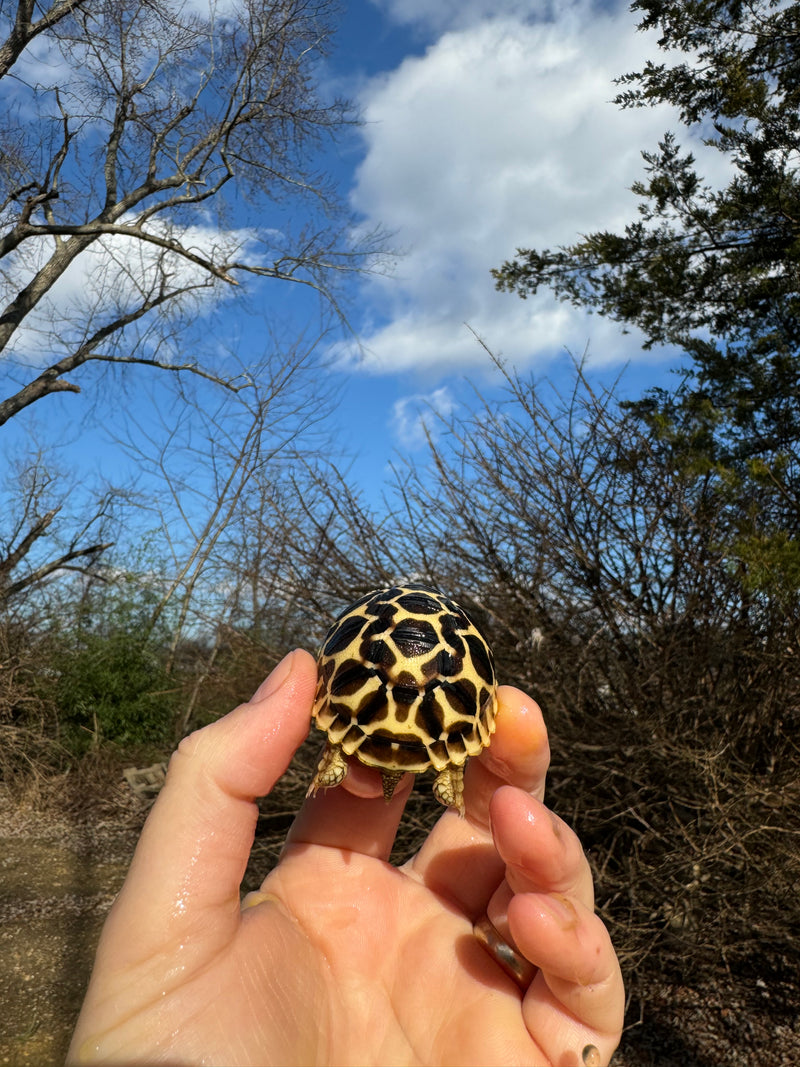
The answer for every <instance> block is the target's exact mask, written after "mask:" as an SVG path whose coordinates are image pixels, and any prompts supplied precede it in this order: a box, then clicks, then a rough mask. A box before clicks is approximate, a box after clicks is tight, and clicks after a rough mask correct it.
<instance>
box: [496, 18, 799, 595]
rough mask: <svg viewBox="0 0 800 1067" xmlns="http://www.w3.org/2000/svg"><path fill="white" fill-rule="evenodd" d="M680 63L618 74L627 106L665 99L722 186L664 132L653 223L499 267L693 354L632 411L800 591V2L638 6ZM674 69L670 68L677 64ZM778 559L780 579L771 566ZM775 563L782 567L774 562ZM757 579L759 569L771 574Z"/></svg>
mask: <svg viewBox="0 0 800 1067" xmlns="http://www.w3.org/2000/svg"><path fill="white" fill-rule="evenodd" d="M632 9H633V10H635V11H639V12H641V13H642V14H643V18H642V21H641V22H640V24H639V25H640V28H641V29H658V31H659V32H660V38H659V46H660V48H661V49H662V50H663V51H664V52H666V53H671V55H670V60H671V61H670V62H660V63H657V62H653V61H648V62H647V63H646V64H645V66H644V68H643V69H642V70H640V71H635V72H632V73H629V74H626V75H624V76H622V77H621V78H619V79H618V85H619V86H620V92H619V95H618V96H617V98H616V102H617V103H618V104H619V105H621V106H622V107H623V108H631V107H643V106H647V105H651V104H656V103H661V102H667V103H670V104H672V105H674V106H675V107H676V108H677V109H678V111H679V115H680V118H681V121H682V122H683V123H684V124H685V126H686V127H688V128H690V129H692V130H693V131H695V132H699V133H700V134H701V136H702V137H703V139H704V140H705V143H706V144H708V145H711V146H713V147H714V148H716V149H717V150H718V151H720V152H721V153H723V154H724V155H725V157H726V159H727V160H728V162H729V163H730V166H731V179H730V181H729V183H728V184H727V185H726V186H725V187H724V188H721V189H720V188H714V187H712V186H711V185H709V184H708V182H707V181H705V180H704V178H703V175H702V174H701V173H700V171H699V169H698V166H697V162H696V160H695V158H694V157H693V156H692V154H691V152H688V151H686V150H685V149H684V148H682V147H681V145H680V143H679V140H678V138H677V136H676V135H675V134H674V133H672V132H668V133H666V134H665V135H664V137H663V139H662V141H661V142H660V144H659V145H658V149H657V150H656V151H653V152H643V158H644V161H645V176H644V178H643V179H642V180H641V181H638V182H637V183H636V184H635V185H634V186H633V189H634V192H635V193H636V194H637V195H638V196H639V197H640V198H641V199H640V203H639V217H638V219H636V220H635V221H633V222H631V223H630V224H628V225H627V226H626V227H625V229H624V232H623V233H621V234H620V233H609V232H599V233H591V234H589V235H588V236H586V237H585V238H583V239H582V240H580V241H578V242H577V243H575V244H572V245H568V246H564V247H560V248H557V249H546V250H544V251H537V250H535V249H518V251H517V255H516V258H515V259H513V260H510V261H508V262H506V263H504V264H503V266H502V267H501V268H500V269H498V270H495V271H493V274H494V276H495V280H496V284H497V287H498V288H499V289H505V290H508V291H512V292H516V293H518V294H519V295H520V296H522V297H523V298H524V297H526V296H528V295H531V294H533V293H535V292H537V290H538V289H539V288H540V286H544V287H549V288H550V289H552V290H553V291H554V292H555V293H556V295H557V296H559V297H560V298H562V299H565V300H569V301H571V302H572V303H574V304H576V305H579V306H582V307H587V308H591V309H593V310H595V311H597V312H599V313H600V314H603V315H607V316H609V317H610V318H612V319H616V320H618V321H620V322H622V323H624V324H628V325H635V326H637V327H638V328H639V329H641V330H642V331H643V333H644V336H645V345H646V347H651V346H653V345H657V344H670V345H675V346H679V347H680V348H682V349H683V350H684V351H685V352H686V353H688V354H689V355H690V357H691V360H692V366H691V371H690V373H689V375H688V376H687V377H686V378H685V379H684V380H683V382H682V384H681V385H680V386H679V387H678V388H677V389H675V390H673V391H671V392H670V391H666V390H653V391H651V392H650V393H649V394H647V395H646V396H645V397H644V398H643V399H642V400H641V401H639V402H638V403H636V404H635V405H634V407H635V408H636V409H637V410H638V412H639V414H640V415H641V416H642V417H643V418H645V419H646V420H648V421H649V422H650V423H651V425H652V426H653V428H654V429H655V430H656V431H657V432H658V434H659V435H660V437H661V439H662V440H663V442H664V447H665V459H666V460H667V461H672V462H681V463H684V464H686V463H689V464H693V465H696V466H697V467H698V469H702V470H704V471H706V472H707V471H708V470H709V469H714V470H716V471H717V473H718V474H719V477H720V482H721V489H724V491H725V492H727V493H729V494H730V496H731V500H732V505H735V507H733V511H735V519H732V528H731V530H730V531H729V532H728V536H729V538H730V539H731V542H732V543H733V544H734V547H735V552H736V556H737V559H738V561H739V563H740V564H741V565H742V567H743V573H746V574H747V575H748V581H754V582H755V584H756V585H757V586H759V587H760V588H763V587H764V585H765V584H766V585H767V586H770V585H773V586H774V585H775V583H776V582H777V583H778V584H780V585H783V586H785V585H786V583H787V582H788V585H789V586H790V587H793V588H795V589H796V588H797V587H798V585H800V556H798V553H797V551H796V548H797V535H798V532H800V531H798V525H800V524H799V523H798V513H799V512H800V507H799V506H798V505H799V504H800V481H799V479H798V466H799V464H798V460H799V459H800V447H799V446H800V3H788V4H787V3H785V2H781V0H755V2H751V3H747V4H745V3H742V2H739V0H636V2H634V3H633V5H632ZM676 59H677V61H674V60H676ZM765 567H766V571H765V570H764V568H765ZM776 568H777V569H776ZM754 574H758V575H760V577H758V578H757V579H756V578H754V577H753V575H754Z"/></svg>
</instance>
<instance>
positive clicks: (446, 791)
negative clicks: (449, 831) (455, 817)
mask: <svg viewBox="0 0 800 1067" xmlns="http://www.w3.org/2000/svg"><path fill="white" fill-rule="evenodd" d="M433 795H434V796H435V797H436V799H437V800H438V801H439V803H440V804H444V806H445V807H446V808H455V809H456V811H457V812H458V814H459V815H460V816H461V817H462V819H463V817H464V768H463V767H444V768H443V769H442V770H441V771H439V773H438V774H437V775H436V779H435V781H434V783H433Z"/></svg>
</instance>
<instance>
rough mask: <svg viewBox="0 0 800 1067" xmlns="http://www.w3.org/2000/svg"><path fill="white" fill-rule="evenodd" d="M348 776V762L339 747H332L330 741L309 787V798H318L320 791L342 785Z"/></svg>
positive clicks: (307, 794)
mask: <svg viewBox="0 0 800 1067" xmlns="http://www.w3.org/2000/svg"><path fill="white" fill-rule="evenodd" d="M346 775H347V760H346V759H345V758H344V754H343V752H342V750H341V747H340V746H339V745H332V744H331V743H330V741H329V742H328V743H327V744H326V745H325V751H324V752H323V753H322V758H321V759H320V761H319V765H318V766H317V773H316V774H315V775H314V779H313V781H312V782H311V785H310V786H309V787H308V792H307V793H306V796H307V797H313V796H316V793H317V790H318V789H330V788H331V787H332V786H335V785H341V783H342V782H343V781H344V780H345V777H346Z"/></svg>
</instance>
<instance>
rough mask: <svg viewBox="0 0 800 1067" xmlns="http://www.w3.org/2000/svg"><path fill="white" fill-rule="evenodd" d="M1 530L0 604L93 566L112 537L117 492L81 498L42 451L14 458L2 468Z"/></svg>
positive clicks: (93, 569)
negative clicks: (59, 576)
mask: <svg viewBox="0 0 800 1067" xmlns="http://www.w3.org/2000/svg"><path fill="white" fill-rule="evenodd" d="M5 481H6V483H7V484H6V485H5V486H4V487H3V488H4V489H5V491H6V492H5V499H6V510H5V514H4V515H3V519H4V522H3V525H2V529H0V604H6V603H8V602H11V601H13V600H16V599H17V598H20V597H24V596H25V595H26V594H28V593H30V592H31V591H32V590H34V589H36V588H38V587H40V586H41V585H42V584H43V583H45V582H46V581H47V580H48V579H52V578H54V577H55V576H57V575H64V574H68V573H76V572H77V573H79V574H83V575H87V574H89V573H91V572H93V571H95V570H96V567H97V563H98V560H99V559H100V557H101V555H102V553H103V552H105V551H106V549H108V548H110V547H111V546H112V544H113V541H110V540H108V537H109V536H110V533H109V531H110V530H112V529H114V528H115V527H116V519H115V510H116V507H115V505H116V503H117V496H118V494H117V493H116V492H115V491H113V490H106V491H100V492H97V493H94V494H93V495H92V496H91V498H90V499H88V500H87V499H85V498H81V501H80V504H79V506H78V507H77V508H76V507H75V505H74V498H75V496H76V492H75V486H74V485H71V484H69V482H68V481H67V480H66V479H65V478H64V477H63V475H62V474H61V472H59V471H58V470H57V469H55V468H54V467H53V466H52V464H51V463H50V462H48V460H47V458H46V457H45V456H44V455H43V453H42V452H41V451H40V450H32V451H31V452H30V453H28V454H27V455H23V456H19V457H17V459H16V461H15V462H12V463H10V464H9V468H8V469H7V470H6V472H5Z"/></svg>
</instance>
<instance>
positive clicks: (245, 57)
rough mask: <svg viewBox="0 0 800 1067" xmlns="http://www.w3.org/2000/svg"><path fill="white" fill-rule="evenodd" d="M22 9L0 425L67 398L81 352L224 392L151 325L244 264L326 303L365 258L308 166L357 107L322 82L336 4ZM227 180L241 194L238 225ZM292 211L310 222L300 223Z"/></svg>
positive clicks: (12, 62)
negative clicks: (292, 219)
mask: <svg viewBox="0 0 800 1067" xmlns="http://www.w3.org/2000/svg"><path fill="white" fill-rule="evenodd" d="M32 9H33V5H32V4H31V3H29V0H20V2H19V5H18V9H17V12H16V18H15V19H14V21H13V22H12V21H11V19H10V18H9V19H8V20H7V23H6V30H7V37H6V41H5V43H4V44H3V45H2V46H0V57H2V60H3V65H2V66H0V77H4V79H5V80H4V81H0V94H2V97H3V98H4V103H5V109H6V121H5V122H4V129H3V133H2V141H3V143H2V148H3V158H4V165H3V171H2V174H1V175H0V180H1V183H0V204H2V215H0V219H2V234H1V236H0V259H2V260H3V261H4V271H3V275H2V284H0V299H2V303H3V312H2V316H1V317H0V352H4V353H5V355H6V360H7V363H6V367H7V370H8V368H10V366H11V361H14V362H15V363H16V367H17V371H18V374H17V380H18V386H19V387H18V388H16V389H15V390H14V391H13V392H11V393H10V395H8V396H7V397H6V398H5V399H4V400H3V401H2V402H0V423H2V422H5V421H7V420H8V419H9V418H11V417H12V416H14V415H15V414H17V413H18V412H19V411H21V410H22V409H23V408H25V407H26V406H28V405H30V404H32V403H35V402H36V401H38V400H40V399H42V398H43V397H45V396H48V395H50V394H52V393H54V392H60V391H65V390H67V391H73V392H74V391H77V390H78V389H79V385H78V383H77V382H76V381H75V380H74V377H72V376H73V375H74V373H75V372H76V371H78V369H79V368H80V367H81V366H82V365H83V364H85V363H86V362H87V361H90V360H100V361H104V362H117V363H145V364H148V365H150V366H152V367H157V368H160V369H165V370H169V371H171V372H180V371H191V372H194V373H198V374H206V375H209V376H210V377H212V378H214V379H215V380H218V381H220V382H223V383H225V384H227V385H228V386H229V387H234V383H233V382H231V381H230V380H228V379H226V377H225V375H224V374H223V373H220V372H218V371H217V370H215V369H214V368H213V367H203V366H201V365H200V364H199V363H198V362H197V361H195V360H192V359H186V358H185V356H183V357H181V356H180V355H179V354H177V353H176V352H175V351H174V346H173V345H170V344H169V341H168V336H167V337H165V336H164V335H163V334H162V333H160V332H159V331H158V330H157V329H155V328H154V327H153V325H152V323H153V322H154V320H155V319H156V317H157V316H162V317H163V316H164V315H165V314H166V313H167V310H168V309H169V312H170V314H178V315H180V314H181V313H183V314H185V313H186V311H187V309H188V308H191V309H192V310H196V308H197V306H198V302H199V301H201V300H202V299H207V298H209V297H213V296H216V297H217V299H219V298H220V291H221V290H224V289H228V288H230V287H231V286H235V285H236V284H237V283H238V282H239V281H240V280H241V279H242V277H243V276H248V275H249V276H253V277H260V278H269V279H276V280H283V281H293V282H298V283H301V284H303V285H307V286H311V287H312V288H314V289H316V290H318V291H319V292H321V293H323V294H324V295H325V296H327V297H329V298H331V299H334V285H333V281H332V279H333V277H334V276H335V275H336V274H337V273H339V272H341V271H347V270H353V269H356V268H358V267H360V266H363V264H364V262H365V253H366V252H367V249H366V248H365V247H362V248H360V249H356V248H354V247H352V245H351V244H349V243H348V239H347V238H345V236H344V232H345V227H346V220H343V219H342V218H341V215H339V222H338V223H337V221H336V219H337V211H338V205H337V203H336V198H335V196H334V194H333V191H332V189H331V187H330V183H328V182H326V181H325V180H324V178H322V177H320V176H319V175H318V174H316V173H315V170H314V166H313V163H312V159H313V156H314V154H315V149H316V148H317V147H318V146H319V141H320V138H322V137H323V136H324V135H328V134H333V133H335V132H336V131H337V130H338V129H340V128H341V127H342V126H343V125H344V124H346V123H347V122H349V121H351V120H352V118H353V116H352V113H351V112H350V111H349V109H348V106H347V105H346V104H345V103H343V102H341V101H331V102H326V101H323V100H322V99H321V95H320V93H319V92H318V90H317V89H316V86H315V81H314V78H315V64H316V63H317V62H318V60H319V57H320V55H321V54H323V52H324V49H325V45H326V41H327V38H328V36H329V32H330V25H329V20H330V16H331V5H330V3H329V2H328V0H314V2H312V3H307V2H304V0H267V2H264V0H245V2H243V3H237V4H233V3H224V4H212V5H211V6H210V8H209V13H208V14H207V15H200V14H199V13H198V11H199V9H197V8H194V7H192V6H190V5H183V4H180V3H177V2H172V0H156V2H155V3H143V2H141V0H106V2H102V3H100V2H94V0H92V2H89V0H87V2H85V3H82V4H81V3H72V4H69V3H64V2H63V0H57V2H56V3H54V4H53V5H52V7H51V8H50V9H49V10H48V11H47V12H45V13H44V14H43V15H41V17H40V18H39V19H38V20H37V21H33V10H32ZM34 40H35V41H36V42H37V46H38V51H37V54H36V55H34V54H33V53H32V49H31V47H30V46H31V43H32V42H33V41H34ZM42 49H44V52H45V54H44V57H42V55H41V52H42ZM228 191H230V193H231V194H233V195H236V196H238V197H240V198H241V203H242V205H243V207H242V209H241V211H240V212H239V214H238V215H237V219H241V220H242V221H241V222H238V221H237V224H236V225H229V224H227V225H226V223H225V218H224V205H223V204H222V199H223V194H224V193H225V194H226V195H227V192H228ZM298 203H299V204H302V208H303V211H302V217H303V219H304V220H305V224H304V226H303V227H301V229H300V232H298V233H294V234H292V233H291V232H287V224H288V223H289V208H292V207H294V208H295V209H296V208H297V205H298ZM214 210H216V212H217V214H216V216H215V215H214V214H213V212H214ZM91 253H94V254H91ZM59 283H60V287H59ZM75 288H78V289H83V290H84V292H83V293H79V294H77V295H76V294H75V293H74V292H67V290H70V289H72V290H74V289H75ZM65 311H66V314H64V312H65ZM65 318H66V320H67V321H66V322H65ZM145 324H146V325H145ZM31 362H32V363H33V364H35V366H36V370H35V371H33V372H30V371H29V367H30V364H31ZM240 384H241V383H240Z"/></svg>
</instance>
